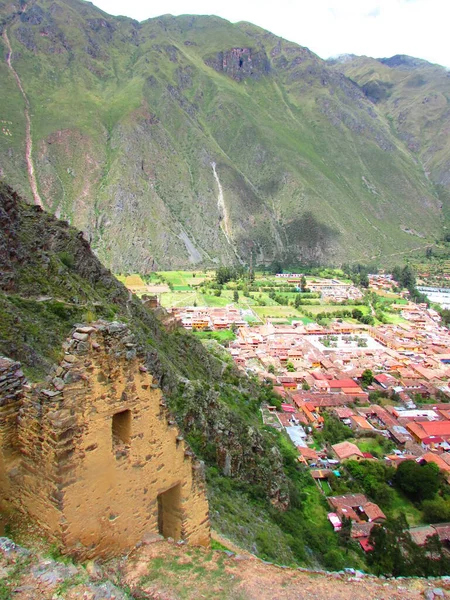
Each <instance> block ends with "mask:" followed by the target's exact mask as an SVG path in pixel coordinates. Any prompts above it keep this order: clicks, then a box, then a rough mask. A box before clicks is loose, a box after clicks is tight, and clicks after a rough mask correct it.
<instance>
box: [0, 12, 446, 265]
mask: <svg viewBox="0 0 450 600" xmlns="http://www.w3.org/2000/svg"><path fill="white" fill-rule="evenodd" d="M37 7H38V8H40V10H41V12H36V11H37ZM3 10H4V9H3ZM30 10H31V9H30ZM30 10H27V12H26V13H25V15H24V16H22V17H21V18H16V20H15V21H14V22H11V21H10V22H9V24H8V32H9V35H10V39H11V43H12V45H13V49H14V50H15V51H16V53H17V54H16V56H15V57H14V64H15V67H16V69H17V71H18V72H19V74H20V76H21V78H22V80H23V84H24V87H25V90H26V92H27V94H28V97H29V100H30V104H31V107H32V115H33V116H32V122H33V136H34V143H35V148H36V152H35V162H36V167H37V170H38V178H39V184H40V192H41V195H42V196H43V197H44V198H45V200H46V203H47V205H48V207H49V208H51V210H53V211H56V212H57V214H61V215H62V216H65V217H67V218H69V219H70V220H71V221H72V222H73V223H74V224H76V225H77V226H79V227H81V228H83V229H84V230H85V231H86V232H87V233H88V235H89V236H90V238H91V239H92V240H93V243H94V246H95V247H96V248H97V249H98V252H99V255H100V256H101V257H102V259H104V260H105V261H106V262H107V264H108V265H109V266H111V268H112V269H113V270H114V271H116V272H120V271H126V270H130V269H133V268H134V270H139V271H141V272H143V271H145V270H148V269H151V268H153V267H154V266H155V264H157V265H160V266H164V265H167V267H171V268H176V267H177V266H181V265H186V264H189V261H190V260H193V261H196V260H203V261H206V262H210V261H211V260H212V259H220V260H222V261H224V262H227V261H228V262H229V261H232V260H235V254H234V249H233V248H230V246H229V244H228V243H227V241H226V239H225V236H224V235H223V233H222V230H221V228H220V220H219V213H218V210H217V193H218V191H217V185H216V182H215V180H214V178H213V172H212V168H211V165H210V163H211V162H212V161H214V162H216V163H217V173H218V175H219V178H220V180H221V183H222V186H223V189H224V197H225V203H226V205H227V208H228V211H229V218H230V223H231V236H232V239H233V241H234V242H233V243H234V246H235V249H237V251H238V253H239V254H241V255H242V256H244V257H248V254H249V250H250V248H253V252H254V255H255V259H256V258H257V259H258V260H264V259H266V260H270V259H271V258H273V256H274V255H276V254H278V255H281V256H283V257H285V258H290V259H292V258H295V257H300V258H303V259H306V260H322V261H326V260H328V261H331V260H333V261H338V260H341V259H343V258H350V259H356V258H357V259H369V258H370V257H372V256H377V257H378V256H384V255H387V254H390V253H395V252H402V251H404V250H408V249H410V248H413V247H416V246H420V245H423V244H424V243H425V241H426V239H430V238H431V239H433V238H434V237H435V236H436V235H438V233H439V227H440V225H439V209H438V202H437V200H436V199H435V198H434V196H433V190H432V188H431V186H430V184H429V183H428V182H427V180H426V178H425V177H424V175H423V173H422V170H421V168H420V167H419V166H418V165H417V164H415V163H414V160H413V158H412V156H411V153H410V152H409V151H408V150H407V149H406V148H405V145H404V144H403V142H401V141H399V140H398V138H397V137H396V136H394V135H393V134H392V132H391V131H390V128H389V122H388V121H387V120H386V119H385V118H384V116H383V114H382V113H381V112H379V111H378V109H377V108H374V107H373V106H372V104H371V103H370V102H369V101H368V100H367V99H366V98H365V97H364V95H363V94H362V92H361V91H360V90H359V89H358V88H357V87H356V86H355V85H354V84H352V83H351V82H349V81H348V80H346V79H345V78H343V77H342V76H340V75H338V74H336V73H334V72H333V70H332V69H330V68H329V67H328V66H327V65H326V64H325V63H324V62H323V61H321V60H320V59H318V58H317V57H316V56H315V55H313V54H312V53H310V52H309V51H307V50H306V49H303V48H301V47H299V46H296V45H295V44H291V43H289V42H285V41H283V40H280V39H279V38H276V37H275V36H273V35H271V34H269V33H267V32H265V31H263V30H260V29H258V28H256V27H254V26H252V25H250V24H245V23H240V24H237V25H232V24H231V23H228V22H227V21H224V20H223V19H218V18H215V17H189V16H184V17H177V18H174V17H163V18H158V19H152V20H149V21H147V22H145V23H143V24H141V25H139V26H138V24H137V23H136V22H133V21H131V20H129V19H124V18H113V17H109V16H107V15H105V14H104V13H102V12H101V11H99V10H98V9H96V8H95V7H94V6H91V5H89V4H81V3H80V2H78V1H77V0H57V1H56V2H50V0H39V2H38V3H37V4H35V5H33V10H34V11H35V12H34V13H32V14H31V16H30ZM232 47H242V48H245V47H252V48H253V49H258V50H260V51H261V52H264V53H265V55H266V56H267V57H268V60H269V62H270V68H271V71H270V74H269V75H267V76H260V77H256V78H247V79H243V80H242V81H239V82H238V81H235V80H234V79H232V78H231V77H229V76H227V75H226V74H223V73H218V72H216V71H215V70H214V69H213V68H211V67H210V66H207V65H206V64H205V61H208V60H210V59H212V58H213V59H214V57H215V56H216V55H217V52H219V51H226V50H229V49H230V48H232ZM1 68H2V69H5V65H4V64H3V65H2V67H1ZM5 80H6V81H8V86H9V87H8V90H10V91H11V94H9V93H8V94H7V95H6V99H7V102H6V103H5V104H6V106H5V109H4V112H5V114H7V115H12V116H13V117H14V119H15V122H17V135H16V136H15V138H14V144H19V145H20V143H22V144H23V137H22V135H23V134H22V133H21V131H23V119H21V114H20V111H18V110H17V107H18V106H20V103H19V104H18V103H17V92H16V93H14V89H13V87H14V86H13V83H14V82H13V81H12V80H11V77H9V79H8V77H5ZM11 120H13V119H12V118H11ZM10 143H11V144H12V143H13V142H11V141H10V140H9V138H8V139H6V140H3V146H0V153H2V154H1V155H2V157H3V156H4V155H6V154H7V152H8V151H9V146H8V144H10ZM5 144H6V145H5ZM18 160H19V154H18V155H17V156H16V158H15V162H11V159H9V160H8V161H6V162H5V167H4V175H5V177H6V178H7V179H11V180H13V181H17V182H18V183H19V184H20V185H21V189H24V190H26V187H27V182H26V179H25V178H24V177H23V176H21V177H22V178H21V179H20V178H19V176H18V175H17V174H16V171H17V166H18V165H17V161H18ZM402 228H403V229H402ZM405 229H408V230H410V231H413V232H415V233H405V232H404V230H405ZM185 235H187V236H188V237H189V239H190V243H191V244H192V245H193V246H194V247H195V248H196V249H197V251H198V253H199V254H198V255H195V253H194V255H193V254H192V252H189V251H188V250H187V247H186V244H185V242H184V241H183V239H182V238H181V237H180V236H185ZM417 235H420V236H424V237H423V238H422V237H417ZM130 239H133V243H132V244H130V242H129V240H130ZM189 257H191V258H189Z"/></svg>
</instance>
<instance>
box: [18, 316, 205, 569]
mask: <svg viewBox="0 0 450 600" xmlns="http://www.w3.org/2000/svg"><path fill="white" fill-rule="evenodd" d="M64 351H65V354H64V359H63V360H62V361H61V363H60V364H59V365H58V366H56V367H55V368H54V369H53V372H52V373H51V376H50V377H49V380H48V382H47V383H46V385H45V386H43V385H41V386H36V387H34V388H33V390H31V391H28V392H27V393H26V394H25V396H24V398H23V399H22V400H21V402H20V407H19V409H18V419H17V446H18V447H19V450H20V455H21V461H20V472H19V474H18V475H17V473H16V476H15V478H11V477H9V479H10V480H11V479H12V480H13V481H14V482H15V483H14V484H13V485H14V486H15V490H13V492H14V493H13V494H12V495H13V496H14V498H15V502H16V503H17V502H19V504H20V507H21V508H22V509H24V510H25V511H26V512H27V513H28V514H29V515H30V516H31V518H32V519H33V520H34V521H35V522H36V523H38V524H39V525H40V526H41V527H42V528H43V530H44V531H46V533H47V535H48V536H49V537H51V538H53V539H55V540H56V541H57V542H58V543H59V544H60V545H61V547H62V548H64V549H65V550H66V551H68V552H70V553H72V554H75V555H77V556H78V557H80V558H90V557H94V556H113V555H117V554H120V553H122V552H124V551H127V550H129V549H131V548H132V547H133V546H134V545H135V544H136V543H138V542H139V541H141V540H142V539H143V538H144V537H145V535H146V534H153V533H158V532H159V533H161V534H163V535H164V536H165V537H169V536H170V537H173V538H175V539H184V540H185V541H186V542H188V543H192V544H202V545H208V544H209V540H210V538H209V517H208V502H207V498H206V493H205V487H204V477H203V473H202V467H201V464H200V463H198V461H196V459H195V457H194V456H193V454H192V452H191V451H190V449H189V448H188V446H187V445H186V443H185V441H184V440H183V437H182V436H181V434H180V431H179V430H178V428H177V426H176V424H175V420H174V419H173V418H172V417H171V415H170V414H169V413H168V411H167V408H166V406H165V402H164V399H163V398H162V394H161V391H160V389H159V388H158V386H157V385H156V384H155V383H154V382H153V379H152V376H151V375H150V374H149V373H148V371H147V369H146V367H145V366H144V364H143V361H142V357H140V356H139V353H138V350H137V348H136V346H135V343H134V340H133V338H132V336H131V335H130V332H129V331H128V329H127V328H126V326H124V325H123V324H120V323H109V324H108V323H96V324H94V325H93V326H89V327H78V328H77V329H76V330H74V332H73V334H72V336H71V338H70V339H69V340H67V342H66V343H65V345H64ZM11 369H12V367H11Z"/></svg>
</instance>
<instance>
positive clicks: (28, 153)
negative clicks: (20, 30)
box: [3, 27, 44, 208]
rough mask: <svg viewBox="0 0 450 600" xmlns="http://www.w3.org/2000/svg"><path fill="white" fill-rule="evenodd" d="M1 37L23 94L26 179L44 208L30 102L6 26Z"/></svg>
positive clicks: (10, 68)
mask: <svg viewBox="0 0 450 600" xmlns="http://www.w3.org/2000/svg"><path fill="white" fill-rule="evenodd" d="M3 39H4V41H5V44H6V47H7V49H8V52H7V54H6V64H7V65H8V68H9V70H10V71H11V73H12V74H13V76H14V79H15V80H16V83H17V87H18V88H19V90H20V92H21V94H22V96H23V99H24V102H25V109H24V113H25V160H26V163H27V171H28V180H29V182H30V187H31V191H32V193H33V199H34V203H35V204H37V205H38V206H40V207H41V208H44V204H43V202H42V199H41V197H40V195H39V192H38V186H37V180H36V175H35V173H34V165H33V139H32V137H31V117H30V103H29V101H28V97H27V95H26V93H25V90H24V89H23V86H22V82H21V81H20V77H19V74H18V73H17V71H16V70H15V68H14V67H13V65H12V54H13V52H12V48H11V44H10V41H9V38H8V32H7V30H6V27H5V29H4V31H3Z"/></svg>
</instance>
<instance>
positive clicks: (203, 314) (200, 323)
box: [168, 304, 247, 331]
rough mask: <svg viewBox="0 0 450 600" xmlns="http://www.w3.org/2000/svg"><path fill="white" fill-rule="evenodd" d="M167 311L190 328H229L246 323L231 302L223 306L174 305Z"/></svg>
mask: <svg viewBox="0 0 450 600" xmlns="http://www.w3.org/2000/svg"><path fill="white" fill-rule="evenodd" d="M168 312H169V313H170V314H171V315H172V316H173V317H174V318H177V319H178V320H179V322H180V324H181V325H182V326H183V327H184V328H185V329H190V330H192V329H197V330H199V331H201V330H204V329H208V330H218V329H230V327H232V326H233V325H235V326H236V327H245V326H246V325H247V321H245V320H244V319H243V317H242V314H241V311H240V310H239V309H238V308H235V307H234V305H233V304H230V305H229V306H225V307H211V306H201V307H196V306H186V307H175V308H171V309H170V310H169V311H168Z"/></svg>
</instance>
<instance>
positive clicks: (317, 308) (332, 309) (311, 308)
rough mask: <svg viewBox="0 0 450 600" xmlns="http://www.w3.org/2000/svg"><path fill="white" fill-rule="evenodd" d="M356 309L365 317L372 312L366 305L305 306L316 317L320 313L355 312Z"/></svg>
mask: <svg viewBox="0 0 450 600" xmlns="http://www.w3.org/2000/svg"><path fill="white" fill-rule="evenodd" d="M300 308H301V307H300ZM355 308H357V309H359V310H360V311H361V312H362V313H364V314H365V315H366V314H368V313H369V311H370V309H369V307H368V306H366V305H365V304H358V305H357V306H351V305H346V304H342V305H341V304H335V305H333V304H320V305H318V306H305V310H306V311H308V312H310V313H312V314H314V315H317V314H318V313H331V312H335V311H339V310H354V309H355Z"/></svg>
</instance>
